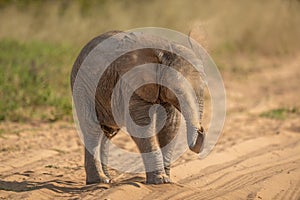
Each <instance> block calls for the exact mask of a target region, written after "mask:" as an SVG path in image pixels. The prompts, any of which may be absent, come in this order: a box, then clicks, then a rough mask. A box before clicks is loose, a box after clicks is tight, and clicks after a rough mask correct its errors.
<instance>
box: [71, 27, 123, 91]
mask: <svg viewBox="0 0 300 200" xmlns="http://www.w3.org/2000/svg"><path fill="white" fill-rule="evenodd" d="M118 33H122V31H118V30H114V31H109V32H106V33H103V34H101V35H99V36H97V37H95V38H93V39H92V40H91V41H89V42H88V43H87V44H86V45H85V46H84V47H83V48H82V50H81V51H80V53H79V55H78V56H77V58H76V60H75V62H74V64H73V68H72V72H71V89H72V91H73V86H74V82H75V79H76V76H77V73H78V71H79V69H80V66H81V65H82V63H83V61H84V59H85V58H86V57H87V56H88V54H89V53H90V52H91V51H92V50H93V49H94V48H95V47H96V46H97V45H98V44H100V43H101V42H103V41H104V40H106V39H107V38H109V37H111V36H113V35H116V34H118Z"/></svg>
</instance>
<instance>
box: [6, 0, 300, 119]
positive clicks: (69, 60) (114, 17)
mask: <svg viewBox="0 0 300 200" xmlns="http://www.w3.org/2000/svg"><path fill="white" fill-rule="evenodd" d="M299 11H300V2H299V1H298V0H266V1H260V0H253V1H246V0H224V1H217V0H212V1H204V0H199V1H197V0H186V1H181V0H167V1H159V0H148V1H139V0H124V1H121V0H111V1H109V0H98V1H96V0H90V1H85V0H61V1H59V0H0V24H1V26H0V120H12V121H26V120H46V121H55V120H71V119H72V116H71V113H72V111H71V93H70V86H69V73H70V70H71V67H72V64H73V62H74V60H75V58H76V56H77V55H78V53H79V51H80V49H81V48H82V46H83V45H84V44H85V43H87V42H88V41H89V40H90V39H91V38H93V37H94V36H96V35H99V34H101V33H103V32H106V31H109V30H128V29H132V28H137V27H145V26H158V27H165V28H170V29H174V30H177V31H180V32H183V33H186V34H188V33H189V32H190V31H191V36H192V37H193V38H195V39H196V40H198V41H199V42H200V43H202V44H204V46H206V45H205V44H206V43H207V44H208V49H209V52H210V53H211V55H212V57H213V58H214V60H215V61H216V62H217V63H218V65H219V66H220V67H221V69H222V70H227V69H231V70H236V71H243V70H239V69H238V68H239V67H240V65H239V63H236V59H233V58H236V57H241V55H242V58H247V59H249V63H250V64H249V65H253V63H252V62H255V60H256V59H257V58H258V57H261V56H265V57H266V56H267V57H276V58H284V57H289V56H290V57H292V56H295V55H296V54H298V53H299V49H300V37H299V35H300V26H299V24H300V12H299ZM243 56H244V57H243Z"/></svg>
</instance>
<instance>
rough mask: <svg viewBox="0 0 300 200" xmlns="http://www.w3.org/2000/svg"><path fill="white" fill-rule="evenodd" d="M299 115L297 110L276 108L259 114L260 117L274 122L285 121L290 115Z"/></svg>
mask: <svg viewBox="0 0 300 200" xmlns="http://www.w3.org/2000/svg"><path fill="white" fill-rule="evenodd" d="M295 114H297V115H299V114H300V112H299V110H298V109H297V108H277V109H273V110H269V111H266V112H263V113H261V114H260V117H265V118H270V119H276V120H285V119H287V118H288V117H291V116H292V115H295Z"/></svg>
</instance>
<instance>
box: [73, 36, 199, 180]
mask: <svg viewBox="0 0 300 200" xmlns="http://www.w3.org/2000/svg"><path fill="white" fill-rule="evenodd" d="M108 39H109V40H110V41H112V43H107V41H108ZM99 45H102V46H105V45H106V47H107V48H106V49H104V50H103V49H102V50H96V48H98V47H99ZM156 46H160V47H161V48H155V47H156ZM127 47H128V49H130V48H131V49H133V50H130V51H128V52H124V53H121V55H120V56H118V57H117V58H116V59H114V60H112V62H111V63H109V62H108V61H109V57H113V56H111V55H114V54H117V53H118V52H119V51H120V49H126V48H127ZM134 47H144V48H134ZM91 54H93V55H94V57H96V58H97V59H98V60H97V59H94V60H93V59H92V58H93V57H92V56H91ZM97 55H98V56H97ZM89 56H90V57H89ZM101 56H102V57H101ZM99 59H100V60H99ZM88 60H91V61H90V62H89V63H88V64H84V62H85V61H88ZM191 60H192V61H195V62H196V63H200V64H199V65H198V67H200V68H201V70H202V71H203V66H202V64H201V62H198V61H199V58H197V56H196V54H195V53H194V52H193V50H191V49H189V48H187V47H184V46H183V45H180V44H177V43H175V42H170V41H168V40H166V39H162V38H158V37H154V36H149V35H146V34H145V35H138V34H136V33H126V32H121V31H111V32H107V33H104V34H102V35H100V36H98V37H96V38H94V39H92V40H91V41H90V42H89V43H88V44H87V45H86V46H85V47H84V48H83V49H82V51H81V52H80V54H79V56H78V57H77V59H76V61H75V63H74V65H73V69H72V73H71V86H72V95H73V100H74V104H75V108H76V113H77V117H78V119H79V120H78V121H79V125H80V129H81V132H82V139H83V141H84V144H85V171H86V184H93V183H109V182H110V181H111V178H110V176H109V173H108V170H107V163H106V162H104V161H105V160H107V157H108V151H107V147H108V142H109V140H110V139H111V138H112V137H114V136H115V135H116V134H117V133H118V131H119V130H120V128H122V127H126V129H127V131H128V132H129V133H130V135H131V137H132V139H133V140H134V142H135V143H136V144H137V146H138V149H139V151H140V153H141V155H142V159H143V162H144V166H145V170H146V183H149V184H162V183H169V182H171V180H170V164H171V159H172V152H173V149H174V145H169V144H170V142H171V141H172V139H174V137H175V136H176V133H177V132H178V129H179V126H180V119H181V114H182V115H183V117H184V119H185V122H186V128H187V142H188V146H189V148H190V150H192V151H193V152H195V153H199V152H200V151H201V150H202V148H203V146H204V137H205V133H204V129H203V128H202V125H201V119H202V113H203V100H204V97H203V95H204V81H203V80H204V75H203V74H204V73H200V72H199V70H197V69H195V67H194V66H193V65H192V64H191V62H190V61H191ZM107 63H108V64H107ZM147 64H150V65H147ZM85 65H86V66H85ZM91 65H93V67H92V68H91ZM138 66H144V68H139V70H138V72H139V75H138V76H131V77H130V78H129V79H128V77H127V80H129V81H126V80H124V77H125V75H126V74H128V72H130V71H131V70H135V69H138ZM84 67H86V68H85V69H83V68H84ZM141 69H142V70H141ZM101 70H102V71H101ZM80 73H81V74H82V75H79V74H80ZM99 73H100V74H101V77H97V78H96V79H94V78H92V77H93V76H95V74H96V75H97V74H99ZM125 79H126V78H125ZM135 79H136V80H139V83H142V82H145V84H142V85H139V86H138V87H137V88H134V87H132V85H131V83H129V82H132V81H135ZM149 80H150V81H149ZM77 82H78V83H77ZM187 83H188V84H187ZM117 86H118V87H117ZM119 86H120V87H119ZM93 87H94V88H95V89H94V90H93V89H92V88H93ZM114 95H115V96H116V97H117V98H113V96H114ZM126 95H127V96H128V95H130V98H129V100H128V103H126V102H127V101H126V97H125V96H126ZM153 105H159V106H160V107H163V108H164V110H165V112H164V113H165V121H164V125H163V127H162V128H160V130H159V131H158V132H157V133H154V134H151V133H152V132H153V131H154V129H151V128H149V127H147V126H148V125H149V124H151V121H152V119H156V120H157V121H156V123H158V122H160V121H159V120H161V119H160V117H159V116H158V117H156V118H153V116H152V114H151V113H153V112H151V109H150V108H153V107H152V106H153ZM81 108H82V109H81ZM126 109H128V111H129V115H128V116H130V120H132V121H133V122H134V123H135V125H136V126H139V127H147V128H145V129H146V130H145V131H142V130H140V129H139V130H137V129H136V128H135V127H134V126H131V125H129V123H128V117H127V115H126V114H125V113H127V110H126ZM116 113H117V117H116V115H115V114H116ZM153 115H154V114H153ZM157 115H158V114H157ZM116 118H117V119H116ZM154 123H155V122H154ZM100 128H101V129H102V131H101V129H100ZM100 132H101V133H104V134H100ZM149 133H150V134H149ZM163 147H164V150H163V151H162V150H161V149H162V148H163ZM99 150H100V152H99ZM99 156H100V161H101V162H99V159H98V158H99Z"/></svg>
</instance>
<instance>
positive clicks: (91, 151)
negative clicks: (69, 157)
mask: <svg viewBox="0 0 300 200" xmlns="http://www.w3.org/2000/svg"><path fill="white" fill-rule="evenodd" d="M84 139H85V141H84V142H85V155H84V157H85V158H84V166H85V172H86V184H93V183H109V182H110V179H109V178H108V177H107V176H106V175H105V174H104V173H103V171H102V168H101V167H100V166H101V164H100V162H99V159H98V158H97V157H99V144H100V138H99V137H98V136H96V135H88V134H86V135H85V138H84Z"/></svg>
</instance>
